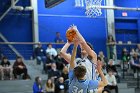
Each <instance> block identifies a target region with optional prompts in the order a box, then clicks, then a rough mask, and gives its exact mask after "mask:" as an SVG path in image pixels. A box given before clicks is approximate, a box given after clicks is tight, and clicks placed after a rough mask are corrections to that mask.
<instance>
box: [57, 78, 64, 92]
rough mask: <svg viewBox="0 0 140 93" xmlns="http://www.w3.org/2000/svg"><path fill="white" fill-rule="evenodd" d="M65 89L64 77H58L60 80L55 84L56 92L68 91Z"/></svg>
mask: <svg viewBox="0 0 140 93" xmlns="http://www.w3.org/2000/svg"><path fill="white" fill-rule="evenodd" d="M65 91H66V89H65V83H64V78H63V77H60V78H59V79H58V82H56V84H55V93H66V92H65Z"/></svg>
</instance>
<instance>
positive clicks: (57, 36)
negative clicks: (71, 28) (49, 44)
mask: <svg viewBox="0 0 140 93" xmlns="http://www.w3.org/2000/svg"><path fill="white" fill-rule="evenodd" d="M54 42H55V43H63V42H64V40H63V39H62V38H61V36H60V32H56V37H55V39H54Z"/></svg>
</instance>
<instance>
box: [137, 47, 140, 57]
mask: <svg viewBox="0 0 140 93" xmlns="http://www.w3.org/2000/svg"><path fill="white" fill-rule="evenodd" d="M136 52H137V54H138V56H139V57H140V44H138V45H137V49H136Z"/></svg>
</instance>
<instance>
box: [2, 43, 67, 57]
mask: <svg viewBox="0 0 140 93" xmlns="http://www.w3.org/2000/svg"><path fill="white" fill-rule="evenodd" d="M49 43H50V42H40V44H42V47H43V48H44V49H45V50H46V49H47V45H48V44H49ZM37 44H38V42H36V43H35V42H0V50H1V53H2V54H3V55H4V56H7V57H8V58H9V59H15V58H16V56H17V54H16V53H15V52H14V51H13V50H12V49H11V48H10V47H9V46H8V45H12V46H13V47H14V48H15V49H16V50H17V51H18V52H19V53H20V54H21V55H22V57H24V58H25V59H31V58H32V55H33V50H34V47H36V46H37ZM51 44H52V46H53V47H54V48H56V49H57V50H58V51H59V50H60V48H62V47H63V45H64V44H65V43H53V42H52V43H51Z"/></svg>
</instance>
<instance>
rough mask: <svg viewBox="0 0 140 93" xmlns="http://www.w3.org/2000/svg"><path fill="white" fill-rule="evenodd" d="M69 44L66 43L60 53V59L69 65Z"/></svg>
mask: <svg viewBox="0 0 140 93" xmlns="http://www.w3.org/2000/svg"><path fill="white" fill-rule="evenodd" d="M70 45H71V44H70V43H69V42H67V43H66V44H65V45H64V46H63V48H62V49H61V51H60V55H61V57H63V58H64V59H65V60H66V61H67V62H68V63H70V60H71V55H70V54H68V53H67V50H68V48H69V46H70Z"/></svg>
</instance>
